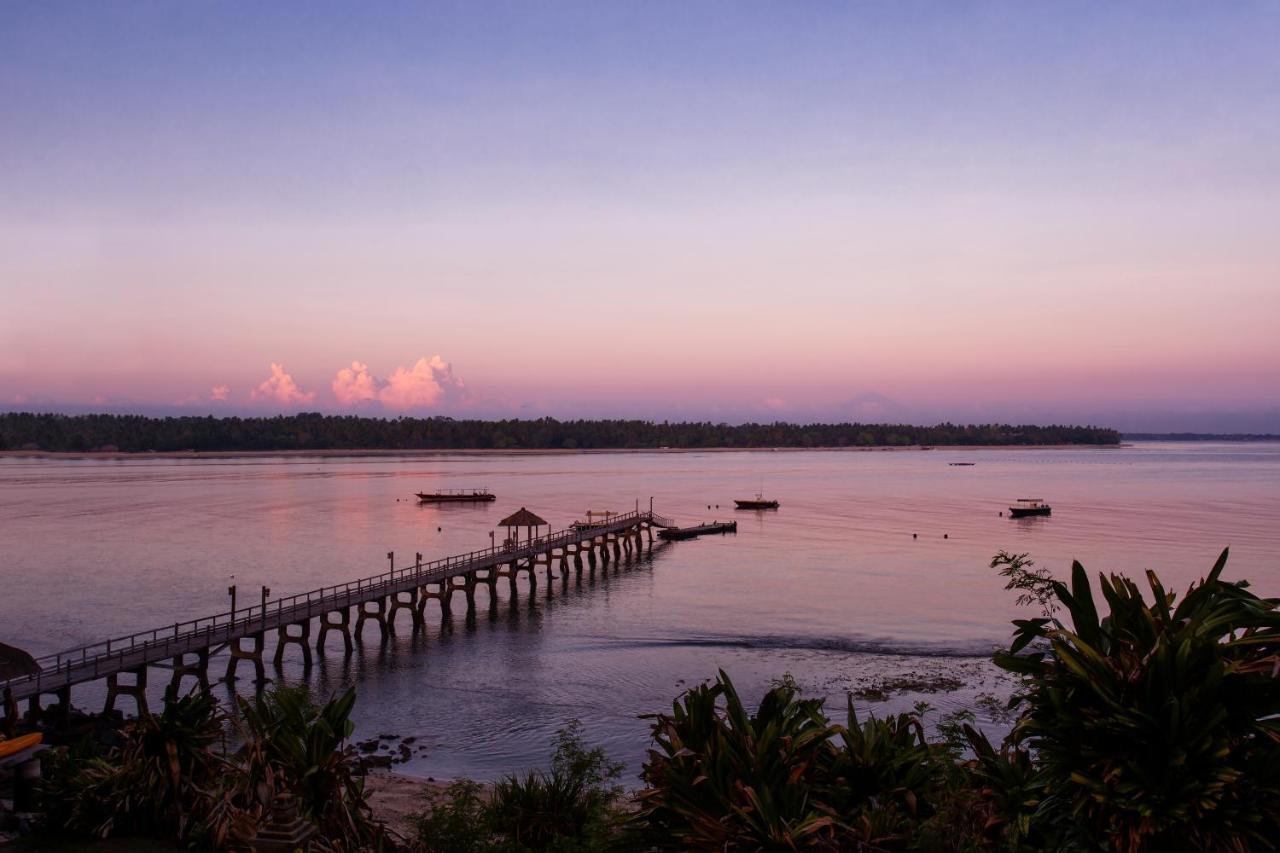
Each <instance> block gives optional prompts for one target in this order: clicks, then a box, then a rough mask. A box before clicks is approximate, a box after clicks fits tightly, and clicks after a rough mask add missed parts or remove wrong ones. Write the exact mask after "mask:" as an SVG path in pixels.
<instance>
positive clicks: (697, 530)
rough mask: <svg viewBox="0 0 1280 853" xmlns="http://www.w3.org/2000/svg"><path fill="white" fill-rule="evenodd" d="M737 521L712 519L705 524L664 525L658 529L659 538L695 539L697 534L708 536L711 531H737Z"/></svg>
mask: <svg viewBox="0 0 1280 853" xmlns="http://www.w3.org/2000/svg"><path fill="white" fill-rule="evenodd" d="M737 532H738V522H736V521H712V522H710V523H707V524H698V525H695V526H693V527H665V528H663V529H662V530H659V531H658V538H659V539H696V538H697V537H699V536H709V535H711V534H713V533H737Z"/></svg>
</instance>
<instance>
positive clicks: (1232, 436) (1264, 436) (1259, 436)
mask: <svg viewBox="0 0 1280 853" xmlns="http://www.w3.org/2000/svg"><path fill="white" fill-rule="evenodd" d="M1124 440H1125V441H1280V435H1276V434H1274V433H1255V432H1126V433H1125V434H1124Z"/></svg>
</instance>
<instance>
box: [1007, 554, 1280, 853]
mask: <svg viewBox="0 0 1280 853" xmlns="http://www.w3.org/2000/svg"><path fill="white" fill-rule="evenodd" d="M1226 561H1227V551H1223V552H1222V556H1221V557H1219V559H1218V561H1217V563H1216V564H1215V565H1214V566H1213V569H1212V570H1211V571H1210V572H1209V575H1208V576H1207V577H1206V578H1205V579H1204V580H1203V581H1201V582H1200V583H1198V584H1193V585H1192V586H1191V587H1190V589H1189V590H1188V591H1187V593H1186V594H1185V595H1184V596H1183V597H1182V599H1181V600H1180V601H1179V600H1178V599H1177V597H1176V596H1175V595H1174V594H1173V593H1171V592H1168V591H1167V590H1165V588H1164V586H1163V585H1162V584H1161V583H1160V581H1159V579H1158V578H1157V577H1156V575H1155V574H1154V573H1152V572H1148V573H1147V585H1148V587H1149V589H1150V592H1151V597H1152V598H1151V601H1150V602H1148V601H1146V600H1145V599H1144V598H1143V595H1142V592H1141V591H1140V590H1139V589H1138V587H1137V586H1136V585H1135V584H1134V583H1133V582H1132V581H1130V580H1129V579H1128V578H1125V577H1122V576H1119V575H1111V576H1110V577H1107V576H1100V577H1099V582H1100V589H1101V592H1102V595H1103V598H1104V600H1105V603H1106V605H1107V610H1108V612H1107V615H1106V616H1102V617H1100V616H1099V613H1098V608H1097V605H1096V604H1095V600H1094V595H1093V590H1092V589H1091V587H1090V584H1089V579H1088V577H1087V575H1086V574H1085V571H1084V568H1083V567H1082V566H1081V565H1080V564H1079V563H1075V564H1074V565H1073V566H1072V572H1071V585H1070V588H1068V587H1067V586H1066V585H1065V584H1063V583H1061V582H1058V581H1053V582H1052V589H1053V593H1054V596H1055V598H1056V599H1057V601H1058V602H1060V603H1061V605H1062V607H1063V608H1064V609H1065V611H1066V615H1067V616H1069V618H1070V623H1069V624H1068V623H1067V622H1065V621H1063V620H1059V619H1056V618H1051V617H1045V618H1041V619H1032V620H1024V621H1021V622H1018V623H1015V624H1017V625H1018V630H1017V631H1016V632H1015V635H1014V640H1013V643H1012V645H1011V647H1010V649H1009V650H1008V651H1003V652H999V653H997V655H996V663H997V664H998V665H999V666H1001V667H1003V668H1005V669H1007V670H1009V671H1011V672H1014V673H1018V674H1020V675H1022V676H1023V677H1024V681H1025V684H1024V688H1023V691H1024V692H1023V700H1024V703H1025V706H1024V708H1023V714H1022V716H1021V718H1020V719H1019V721H1018V722H1017V724H1016V725H1015V728H1014V731H1013V739H1014V742H1015V743H1017V744H1020V745H1023V746H1026V747H1028V748H1030V749H1031V750H1032V752H1033V754H1034V756H1035V759H1036V763H1037V766H1038V769H1039V774H1040V777H1041V778H1040V781H1041V782H1042V784H1043V799H1042V800H1041V801H1040V802H1039V805H1038V807H1037V809H1036V811H1035V814H1034V817H1035V820H1036V822H1037V823H1038V824H1039V825H1040V828H1041V829H1042V830H1043V831H1045V832H1046V833H1047V835H1048V836H1051V837H1054V838H1056V839H1057V843H1060V844H1064V845H1067V846H1079V847H1087V848H1095V849H1096V848H1097V847H1099V846H1100V845H1101V846H1103V847H1107V848H1110V849H1113V850H1116V851H1126V852H1127V851H1146V850H1172V849H1198V850H1247V849H1250V848H1252V847H1258V848H1261V849H1271V848H1272V847H1273V845H1274V844H1275V841H1276V839H1277V838H1280V718H1278V716H1277V715H1278V713H1280V678H1277V672H1280V611H1278V610H1277V601H1276V600H1274V599H1261V598H1258V597H1256V596H1255V595H1253V594H1252V593H1250V592H1249V591H1248V590H1247V583H1245V582H1243V581H1241V582H1235V583H1233V582H1227V581H1224V580H1222V579H1221V576H1222V571H1223V568H1224V566H1225V565H1226ZM1020 772H1021V771H1020Z"/></svg>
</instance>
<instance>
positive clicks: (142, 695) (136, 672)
mask: <svg viewBox="0 0 1280 853" xmlns="http://www.w3.org/2000/svg"><path fill="white" fill-rule="evenodd" d="M126 673H127V674H129V675H132V676H133V683H132V684H121V683H120V676H122V675H125V674H126ZM120 696H128V697H130V698H132V699H133V701H134V703H135V704H136V705H137V708H138V716H139V717H141V716H143V715H144V714H149V713H150V710H149V709H148V708H147V668H146V666H140V667H138V668H137V669H127V670H123V671H121V672H113V673H111V674H110V675H108V676H107V704H106V706H105V707H104V708H103V709H102V713H104V714H110V713H111V712H112V711H114V710H115V709H116V699H117V698H118V697H120ZM34 698H35V699H36V704H37V706H39V701H40V697H38V696H37V697H34Z"/></svg>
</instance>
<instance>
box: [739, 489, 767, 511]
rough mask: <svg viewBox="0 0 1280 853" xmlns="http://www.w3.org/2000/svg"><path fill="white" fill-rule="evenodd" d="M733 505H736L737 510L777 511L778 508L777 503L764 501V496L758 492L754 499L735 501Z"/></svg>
mask: <svg viewBox="0 0 1280 853" xmlns="http://www.w3.org/2000/svg"><path fill="white" fill-rule="evenodd" d="M734 503H735V504H737V505H738V509H777V508H778V502H777V501H774V500H768V499H766V498H765V496H764V495H763V494H762V493H760V492H756V496H755V497H754V498H747V499H745V500H735V501H734Z"/></svg>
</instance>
